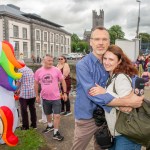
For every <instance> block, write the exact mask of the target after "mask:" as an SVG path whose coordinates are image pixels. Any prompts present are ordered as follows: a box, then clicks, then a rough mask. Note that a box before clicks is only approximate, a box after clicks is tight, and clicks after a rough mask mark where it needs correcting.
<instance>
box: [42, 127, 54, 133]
mask: <svg viewBox="0 0 150 150" xmlns="http://www.w3.org/2000/svg"><path fill="white" fill-rule="evenodd" d="M53 130H54V126H51V127H49V126H47V127H46V129H45V130H43V131H42V132H43V133H48V132H50V131H53Z"/></svg>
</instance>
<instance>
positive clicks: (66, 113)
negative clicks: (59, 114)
mask: <svg viewBox="0 0 150 150" xmlns="http://www.w3.org/2000/svg"><path fill="white" fill-rule="evenodd" d="M71 114H72V112H71V111H66V112H65V113H64V114H63V115H64V116H69V115H71Z"/></svg>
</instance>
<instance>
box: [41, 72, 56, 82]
mask: <svg viewBox="0 0 150 150" xmlns="http://www.w3.org/2000/svg"><path fill="white" fill-rule="evenodd" d="M41 81H42V82H43V84H44V85H50V84H51V83H52V82H53V77H52V75H51V74H46V75H44V76H42V80H41Z"/></svg>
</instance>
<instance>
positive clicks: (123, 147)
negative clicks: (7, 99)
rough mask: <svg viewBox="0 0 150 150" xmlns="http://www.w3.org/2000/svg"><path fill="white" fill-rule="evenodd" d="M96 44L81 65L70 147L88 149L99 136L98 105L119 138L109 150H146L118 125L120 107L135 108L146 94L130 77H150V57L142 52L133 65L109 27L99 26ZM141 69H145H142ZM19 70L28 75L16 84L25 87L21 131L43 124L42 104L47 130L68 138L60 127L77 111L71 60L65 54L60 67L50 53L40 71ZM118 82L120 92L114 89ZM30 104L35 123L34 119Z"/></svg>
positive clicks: (93, 42)
mask: <svg viewBox="0 0 150 150" xmlns="http://www.w3.org/2000/svg"><path fill="white" fill-rule="evenodd" d="M90 46H91V48H92V52H91V53H89V54H88V55H86V56H85V57H83V58H82V59H81V60H80V61H78V62H77V64H76V80H77V85H76V91H77V93H76V99H75V104H74V116H75V130H74V140H73V145H72V146H71V147H70V149H72V150H85V149H86V147H87V145H88V143H89V142H90V140H91V139H92V137H95V136H94V135H95V133H96V132H97V131H98V129H99V128H101V126H100V127H99V126H97V125H96V124H95V120H94V118H93V112H94V110H95V109H96V108H97V107H101V108H102V109H103V110H104V114H105V117H106V121H107V124H108V127H109V130H110V133H111V134H112V136H114V137H115V138H114V139H115V140H114V144H113V146H112V147H111V148H110V149H109V150H127V149H128V150H140V149H141V146H142V145H140V144H138V143H135V142H133V141H131V140H130V139H128V138H127V137H125V136H124V135H121V134H120V133H118V132H117V131H115V123H116V116H117V115H116V114H117V109H119V110H121V111H122V112H124V113H130V111H132V109H133V108H138V107H140V106H141V105H142V102H143V99H144V96H143V95H142V96H137V95H136V94H134V93H133V92H132V91H133V87H132V86H131V84H130V81H132V80H133V78H134V76H142V74H143V75H147V76H149V77H150V55H148V56H147V57H146V58H144V57H143V56H139V57H138V59H137V61H136V62H135V64H133V63H132V62H131V61H130V60H129V58H128V57H127V56H126V55H125V54H124V53H123V50H122V49H121V48H120V47H118V46H116V45H110V37H109V33H108V31H107V29H105V28H104V27H96V28H94V29H93V31H92V33H91V38H90ZM135 66H136V67H135ZM141 68H142V69H143V70H140V69H141ZM140 71H141V72H140ZM19 72H21V73H22V74H23V76H22V78H21V79H20V80H18V81H17V83H16V84H17V86H18V87H19V88H18V90H17V91H16V93H18V94H19V97H20V98H19V102H20V108H21V116H22V127H21V129H22V130H28V129H29V127H32V128H35V129H36V128H37V116H36V108H35V102H37V103H40V104H42V106H41V107H42V114H43V115H42V116H43V118H42V120H44V123H47V127H46V129H43V133H48V132H50V131H53V139H55V140H58V141H62V140H63V139H64V136H63V135H62V134H61V133H60V131H59V126H60V119H61V115H64V116H68V115H71V114H72V112H71V105H70V99H69V92H70V90H71V78H70V67H69V64H68V63H67V59H66V58H65V57H64V56H63V55H62V56H60V57H59V58H58V64H57V66H56V67H55V66H54V65H53V57H52V56H51V55H49V54H46V55H45V57H44V58H43V60H42V67H41V68H39V69H38V70H36V72H35V73H33V71H32V70H31V69H30V68H28V67H27V66H25V67H24V68H22V69H20V70H19ZM139 72H140V75H139V74H138V73H139ZM143 72H144V73H143ZM127 76H128V78H129V80H130V81H129V80H128V79H127ZM108 81H109V82H108ZM114 82H115V88H116V93H114V91H113V84H114ZM120 83H121V84H120ZM27 106H29V110H30V115H31V117H30V118H31V121H29V119H28V112H27ZM44 117H45V118H44ZM29 122H31V124H30V125H29ZM40 122H41V120H40ZM93 147H94V150H102V148H101V146H100V145H98V144H97V142H96V139H94V146H93Z"/></svg>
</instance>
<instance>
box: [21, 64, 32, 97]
mask: <svg viewBox="0 0 150 150" xmlns="http://www.w3.org/2000/svg"><path fill="white" fill-rule="evenodd" d="M18 72H21V73H22V77H21V78H20V79H19V80H18V82H21V86H20V97H22V98H24V99H30V98H34V97H35V92H34V73H33V71H32V69H30V68H28V67H27V66H25V67H23V68H21V69H19V70H18Z"/></svg>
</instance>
